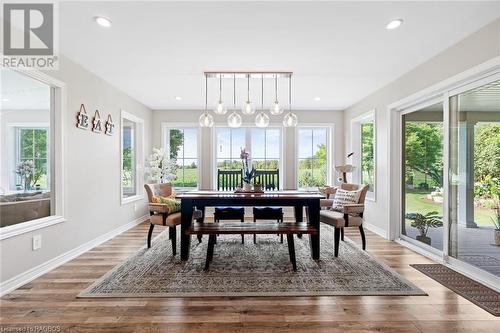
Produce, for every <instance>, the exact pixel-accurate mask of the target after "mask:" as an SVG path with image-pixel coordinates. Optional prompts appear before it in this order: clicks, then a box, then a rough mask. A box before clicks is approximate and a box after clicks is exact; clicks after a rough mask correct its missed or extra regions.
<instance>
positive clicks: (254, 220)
mask: <svg viewBox="0 0 500 333" xmlns="http://www.w3.org/2000/svg"><path fill="white" fill-rule="evenodd" d="M253 223H257V219H256V218H255V216H254V217H253ZM253 243H254V244H257V235H256V234H253Z"/></svg>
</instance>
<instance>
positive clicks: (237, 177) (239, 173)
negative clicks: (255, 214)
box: [214, 169, 245, 243]
mask: <svg viewBox="0 0 500 333" xmlns="http://www.w3.org/2000/svg"><path fill="white" fill-rule="evenodd" d="M242 186H243V170H242V169H237V170H220V169H218V170H217V191H235V190H236V188H238V187H239V188H241V187H242ZM221 220H240V221H241V222H245V208H244V207H234V206H227V207H215V208H214V222H216V223H219V221H221ZM241 242H242V243H244V242H245V236H244V235H243V234H242V235H241Z"/></svg>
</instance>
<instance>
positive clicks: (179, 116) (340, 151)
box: [152, 110, 344, 189]
mask: <svg viewBox="0 0 500 333" xmlns="http://www.w3.org/2000/svg"><path fill="white" fill-rule="evenodd" d="M202 112H203V111H202V110H182V111H174V110H155V111H153V139H152V140H153V145H154V146H155V147H157V148H159V147H161V136H162V133H161V131H162V129H161V126H162V123H167V124H168V123H191V124H193V125H194V126H198V118H199V117H200V115H201V114H202ZM294 112H295V113H296V114H297V116H298V117H299V126H300V125H318V126H332V127H333V147H332V148H333V152H332V153H333V156H332V159H333V161H332V162H333V163H332V166H334V165H336V164H338V163H341V162H342V161H343V160H344V128H343V119H344V118H343V112H342V111H294ZM273 118H275V119H277V120H279V121H281V118H280V117H273ZM273 118H271V121H272V120H273ZM225 119H226V118H225V117H224V116H217V117H216V118H215V121H216V124H221V126H225V125H224V124H226V123H225ZM243 122H244V125H245V123H246V122H248V124H249V125H250V126H254V125H252V124H253V117H244V118H243ZM276 124H281V123H279V122H277V123H276ZM295 134H296V129H295V128H283V140H284V145H283V146H284V151H283V168H284V179H283V180H282V183H283V187H284V188H285V189H294V188H295V186H296V176H295V172H296V171H295V167H296V160H295V156H296V144H295V139H296V135H295ZM212 141H213V140H212V132H211V129H210V128H201V150H200V165H202V168H201V170H202V175H201V188H202V189H211V188H213V185H214V184H212V180H213V174H214V169H213V167H214V162H213V161H214V156H212V155H213V151H214V149H213V142H212ZM332 178H333V179H335V178H336V175H335V174H333V176H332Z"/></svg>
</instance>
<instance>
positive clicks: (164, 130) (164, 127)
mask: <svg viewBox="0 0 500 333" xmlns="http://www.w3.org/2000/svg"><path fill="white" fill-rule="evenodd" d="M172 129H195V130H196V155H197V156H196V163H197V165H198V168H197V174H198V182H197V184H196V187H174V190H176V191H178V192H184V191H193V190H198V189H200V188H201V177H202V172H201V166H200V156H201V131H200V127H199V126H198V124H197V123H170V122H163V123H162V124H161V147H162V149H163V150H164V151H165V152H166V153H167V154H168V155H169V156H170V145H168V144H167V139H168V133H169V131H170V130H172ZM168 142H170V140H168ZM183 159H186V158H184V157H183ZM188 159H192V158H188Z"/></svg>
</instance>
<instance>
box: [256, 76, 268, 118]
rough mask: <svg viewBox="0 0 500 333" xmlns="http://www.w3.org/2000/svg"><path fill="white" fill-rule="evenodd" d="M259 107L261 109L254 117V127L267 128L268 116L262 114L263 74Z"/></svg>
mask: <svg viewBox="0 0 500 333" xmlns="http://www.w3.org/2000/svg"><path fill="white" fill-rule="evenodd" d="M261 107H262V110H261V111H260V112H259V113H258V114H257V116H256V117H255V126H257V127H267V126H269V116H268V115H267V114H265V113H264V74H262V95H261Z"/></svg>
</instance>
